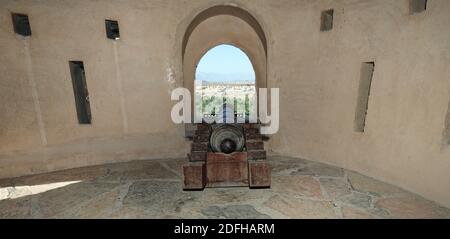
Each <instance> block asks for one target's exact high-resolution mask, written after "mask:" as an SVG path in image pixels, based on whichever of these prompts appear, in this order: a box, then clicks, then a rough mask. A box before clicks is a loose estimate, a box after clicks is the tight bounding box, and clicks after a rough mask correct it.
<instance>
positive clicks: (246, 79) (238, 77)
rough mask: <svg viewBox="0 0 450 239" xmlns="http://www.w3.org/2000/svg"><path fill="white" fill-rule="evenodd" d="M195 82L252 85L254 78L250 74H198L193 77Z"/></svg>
mask: <svg viewBox="0 0 450 239" xmlns="http://www.w3.org/2000/svg"><path fill="white" fill-rule="evenodd" d="M195 79H196V80H201V81H203V82H204V83H216V84H218V83H219V84H254V83H255V77H254V75H251V74H243V73H227V74H220V73H210V72H198V73H197V74H196V76H195Z"/></svg>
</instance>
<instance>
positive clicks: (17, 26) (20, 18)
mask: <svg viewBox="0 0 450 239" xmlns="http://www.w3.org/2000/svg"><path fill="white" fill-rule="evenodd" d="M11 17H12V22H13V27H14V32H15V33H17V34H19V35H21V36H31V27H30V21H29V19H28V15H25V14H20V13H11Z"/></svg>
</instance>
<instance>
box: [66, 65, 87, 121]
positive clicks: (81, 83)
mask: <svg viewBox="0 0 450 239" xmlns="http://www.w3.org/2000/svg"><path fill="white" fill-rule="evenodd" d="M69 65H70V74H71V76H72V85H73V93H74V96H75V106H76V109H77V115H78V122H79V123H80V124H90V123H91V119H92V116H91V106H90V103H89V92H88V88H87V85H86V74H85V72H84V65H83V62H82V61H70V62H69Z"/></svg>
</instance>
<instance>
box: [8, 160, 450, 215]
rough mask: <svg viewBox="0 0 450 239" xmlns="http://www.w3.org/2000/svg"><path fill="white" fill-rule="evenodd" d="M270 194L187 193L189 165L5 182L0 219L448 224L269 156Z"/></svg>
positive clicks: (423, 210)
mask: <svg viewBox="0 0 450 239" xmlns="http://www.w3.org/2000/svg"><path fill="white" fill-rule="evenodd" d="M269 160H270V162H271V164H272V167H273V170H272V187H271V188H270V189H253V190H249V189H248V188H214V189H211V188H209V189H205V190H204V191H187V192H186V191H183V190H182V189H181V176H180V166H181V164H182V163H183V162H184V159H173V160H169V159H167V160H147V161H133V162H129V163H116V164H108V165H101V166H93V167H85V168H77V169H70V170H64V171H59V172H53V173H47V174H40V175H33V176H26V177H20V178H13V179H3V180H0V218H450V210H449V209H447V208H444V207H441V206H439V205H437V204H435V203H433V202H430V201H428V200H425V199H423V198H421V197H420V196H417V195H415V194H412V193H409V192H407V191H404V190H402V189H400V188H397V187H395V186H392V185H389V184H386V183H382V182H380V181H377V180H374V179H371V178H369V177H366V176H364V175H361V174H358V173H354V172H350V171H347V170H344V169H341V168H337V167H333V166H329V165H326V164H322V163H318V162H312V161H307V160H303V159H294V158H288V157H270V158H269Z"/></svg>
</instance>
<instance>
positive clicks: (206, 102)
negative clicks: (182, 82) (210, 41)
mask: <svg viewBox="0 0 450 239" xmlns="http://www.w3.org/2000/svg"><path fill="white" fill-rule="evenodd" d="M194 95H195V97H194V101H195V109H196V110H197V111H200V112H199V113H200V115H201V116H202V117H203V118H206V119H207V121H212V120H213V119H216V118H217V116H218V115H220V114H222V115H223V111H224V109H223V106H224V105H226V106H230V107H231V109H226V111H228V112H229V113H231V115H232V117H233V119H234V118H235V117H236V118H238V119H241V120H243V121H245V120H246V119H249V117H250V115H256V110H255V108H256V87H255V71H254V69H253V64H252V62H251V61H250V59H249V57H248V56H247V54H246V53H245V52H244V51H242V50H241V49H239V48H237V47H235V46H232V45H228V44H221V45H218V46H215V47H213V48H211V49H210V50H208V52H206V53H205V55H203V56H202V58H201V59H200V61H199V63H198V64H197V68H196V72H195V88H194ZM223 116H225V115H223Z"/></svg>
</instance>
